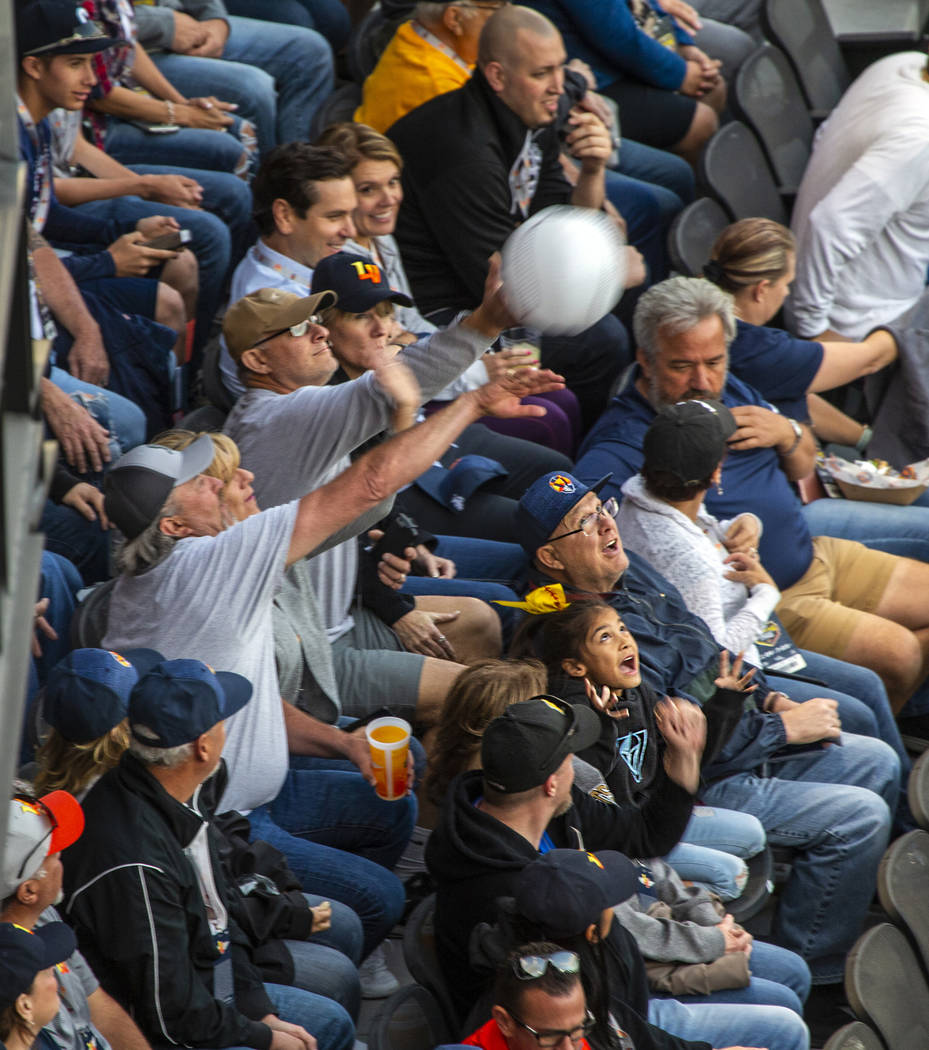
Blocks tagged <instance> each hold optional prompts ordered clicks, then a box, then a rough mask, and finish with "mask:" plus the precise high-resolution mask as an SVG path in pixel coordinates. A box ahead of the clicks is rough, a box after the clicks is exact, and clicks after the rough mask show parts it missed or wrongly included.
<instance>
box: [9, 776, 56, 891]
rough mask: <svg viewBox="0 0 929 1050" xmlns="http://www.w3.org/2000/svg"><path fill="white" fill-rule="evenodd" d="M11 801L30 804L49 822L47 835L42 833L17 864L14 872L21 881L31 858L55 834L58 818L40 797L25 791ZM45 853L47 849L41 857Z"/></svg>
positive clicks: (25, 804)
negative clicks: (16, 870)
mask: <svg viewBox="0 0 929 1050" xmlns="http://www.w3.org/2000/svg"><path fill="white" fill-rule="evenodd" d="M13 801H14V802H19V803H21V804H22V805H23V806H32V807H34V808H35V809H38V810H40V811H41V813H42V816H44V817H45V818H46V819H47V820H48V822H49V824H51V827H50V828H49V829H48V834H47V835H43V836H42V838H41V839H39V841H38V842H37V843H36V844H35V845H34V846H33V847H32V849H31V850H30V851H29V852H28V853H27V854H26V856H25V857H24V858H23V862H22V864H20V866H19V871H18V872H17V873H16V878H17V880H19V881H21V880H22V879H24V878H25V877H26V872H27V871H29V869H30V862H31V861H32V858H33V857H34V856H35V855H36V853H37V852H38V851H39V850H40V849H41V848H42V847H43V846H44V845H45V843H46V842H49V841H50V840H51V837H52V835H54V834H55V829H56V828H57V827H58V818H57V817H56V816H55V814H54V813H53V812H52V811H51V810H50V809H49V808H48V806H47V805H46V804H45V803H44V802H43V801H42V799H40V798H36V796H35V795H27V794H25V793H23V794H19V795H16V796H15V797H14V799H13ZM46 853H48V850H46V851H45V852H44V853H42V854H41V856H42V858H43V859H44V857H45V855H46Z"/></svg>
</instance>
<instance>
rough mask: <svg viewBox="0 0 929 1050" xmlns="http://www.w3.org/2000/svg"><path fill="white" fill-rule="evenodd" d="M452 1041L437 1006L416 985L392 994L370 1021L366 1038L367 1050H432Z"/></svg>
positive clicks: (430, 996)
mask: <svg viewBox="0 0 929 1050" xmlns="http://www.w3.org/2000/svg"><path fill="white" fill-rule="evenodd" d="M452 1041H453V1039H452V1036H451V1032H450V1029H449V1028H448V1025H447V1023H446V1020H445V1018H444V1016H443V1015H442V1010H441V1008H440V1007H439V1004H438V1003H437V1002H436V1001H435V998H434V997H433V995H432V993H431V992H430V991H429V990H428V989H426V988H423V987H421V986H420V985H418V984H408V985H406V987H404V988H401V989H400V990H399V991H396V992H394V994H393V995H392V996H391V997H390V998H389V999H388V1000H387V1001H386V1002H385V1003H384V1005H383V1007H382V1008H381V1009H380V1011H379V1012H378V1013H377V1014H376V1016H375V1017H374V1018H373V1019H372V1021H371V1027H370V1031H369V1032H368V1037H367V1043H368V1050H434V1047H436V1046H439V1045H440V1044H441V1043H449V1042H452Z"/></svg>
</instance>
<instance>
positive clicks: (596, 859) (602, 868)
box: [587, 853, 606, 871]
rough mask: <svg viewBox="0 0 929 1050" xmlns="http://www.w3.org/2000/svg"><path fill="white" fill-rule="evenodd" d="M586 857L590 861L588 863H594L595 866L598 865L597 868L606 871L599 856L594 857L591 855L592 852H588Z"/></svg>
mask: <svg viewBox="0 0 929 1050" xmlns="http://www.w3.org/2000/svg"><path fill="white" fill-rule="evenodd" d="M587 859H588V860H589V861H590V863H591V864H596V865H597V867H598V868H599V869H600V870H601V871H606V868H604V867H603V863H602V861H601V860H600V858H599V857H595V856H594V855H593V853H588V854H587Z"/></svg>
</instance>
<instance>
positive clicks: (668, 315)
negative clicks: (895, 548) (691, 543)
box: [577, 277, 929, 710]
mask: <svg viewBox="0 0 929 1050" xmlns="http://www.w3.org/2000/svg"><path fill="white" fill-rule="evenodd" d="M732 310H733V308H732V299H731V297H730V296H729V295H728V294H726V293H725V292H723V291H721V290H720V289H719V288H717V287H716V286H715V285H713V284H711V283H710V282H709V281H705V280H702V279H694V278H689V277H675V278H672V279H671V280H668V281H663V282H662V283H661V284H658V285H655V286H654V287H653V288H651V289H650V290H649V291H648V292H646V293H645V295H643V296H642V298H641V300H640V301H639V304H638V306H637V308H636V313H635V337H636V343H637V346H638V350H637V354H636V361H637V368H636V369H635V371H634V373H633V375H632V377H631V379H630V382H629V384H628V386H627V387H626V388H625V390H623V391H622V392H621V393H620V394H619V395H618V396H617V397H615V398H614V399H613V402H612V404H611V405H610V407H609V409H608V410H607V411H606V412H605V413H604V414H603V416H602V417H601V419H600V420H599V422H598V423H597V425H596V426H595V427H594V428H593V430H592V431H591V433H590V434H589V435H588V436H587V439H586V441H585V442H584V445H583V446H582V448H581V455H580V458H579V460H578V463H577V474H578V476H579V477H580V478H581V479H582V480H585V481H594V480H596V479H598V478H600V477H602V476H603V475H604V474H605V473H606V472H608V471H611V472H612V474H613V477H612V480H611V481H610V483H609V485H608V488H607V489H605V490H604V498H605V497H606V496H609V495H616V496H619V494H620V492H619V490H620V487H621V486H622V484H623V482H624V481H626V479H627V478H629V477H631V476H632V475H633V474H635V473H636V472H637V471H638V470H639V468H640V467H641V465H642V458H643V453H642V442H643V438H644V436H645V431H646V430H647V429H648V426H649V424H650V423H651V421H652V419H653V418H654V415H655V411H656V409H657V408H660V407H661V406H662V405H667V404H673V403H675V402H677V401H685V400H690V399H692V398H712V399H715V400H720V401H722V402H723V404H725V405H727V406H728V407H729V408H730V409H731V411H732V414H733V416H734V417H735V420H736V423H737V424H738V429H737V430H736V432H735V433H734V434H733V435H732V437H731V438H730V439H729V442H728V448H729V451H728V455H727V456H726V459H725V460H724V461H723V471H722V481H721V483H720V485H719V487H718V490H717V491H716V492H713V491H710V492H708V493H707V494H706V507H707V509H708V510H709V512H710V513H711V514H713V515H714V516H715V517H717V518H719V519H720V520H727V519H732V518H735V517H737V516H738V515H739V514H741V513H744V512H745V511H751V512H753V513H754V514H756V515H757V516H758V518H759V519H760V522H761V525H763V530H764V531H763V532H760V531H759V535H757V536H756V537H755V539H754V540H753V541H752V542H751V543H749V544H747V545H746V546H748V547H750V548H753V549H754V548H757V552H758V553H759V554H760V558H761V561H762V562H763V563H764V565H765V568H766V569H767V570H768V572H770V574H771V576H772V577H773V578H774V581H775V583H776V584H777V586H778V587H779V588H780V591H781V601H780V603H779V604H778V606H777V614H778V616H779V617H780V618H781V620H782V621H783V623H784V626H785V627H786V628H787V630H788V631H789V633H790V635H791V637H792V638H793V639H794V641H795V642H796V643H797V644H798V645H800V646H802V647H803V648H804V649H811V650H813V651H814V652H817V653H823V654H825V655H826V656H831V657H834V658H836V659H838V660H847V661H849V662H850V663H854V664H859V665H860V666H863V667H868V668H870V669H871V670H873V671H875V672H876V673H877V674H878V675H880V677H881V679H882V681H883V682H884V685H885V687H886V689H887V694H888V697H889V698H890V701H891V704H892V705H893V707H894V710H899V709H900V707H902V705H903V704H904V703H905V702H906V700H907V699H908V698H909V696H910V695H911V694H912V692H913V691H914V689H916V687H917V686H919V685H920V683H922V682H923V681H924V679H925V678H926V674H927V670H929V602H927V601H926V599H925V595H926V593H927V590H929V565H927V564H925V563H923V562H919V561H915V560H913V559H911V558H902V557H897V556H895V555H891V554H887V553H885V552H884V551H881V550H872V549H870V548H868V547H865V546H863V545H862V544H861V543H857V542H854V541H852V540H847V539H839V538H837V537H834V536H815V537H814V536H811V535H810V532H809V529H808V527H807V522H806V519H805V517H804V514H803V507H802V504H801V503H800V500H799V499H798V497H797V495H796V493H795V492H794V490H793V488H792V487H791V484H790V483H791V482H793V481H798V480H799V479H800V478H803V477H806V476H807V475H808V474H810V473H811V472H812V470H813V466H814V447H813V440H812V436H811V433H810V430H809V427H808V426H807V425H806V420H805V419H803V420H798V419H791V418H789V417H787V416H784V415H782V414H781V413H780V412H778V411H777V410H776V409H775V408H774V407H773V406H772V405H770V404H769V403H768V402H767V401H765V400H764V398H762V397H761V395H760V394H758V393H757V391H755V390H754V389H753V388H752V387H750V386H748V384H746V383H743V382H742V381H741V380H739V379H737V378H736V377H735V376H733V375H731V374H730V373H729V370H728V365H729V361H728V346H729V343H730V342H731V341H732V339H733V338H734V335H735V322H734V318H733V312H732ZM848 507H849V513H850V514H852V515H854V507H855V504H854V502H853V501H850V502H849V504H848Z"/></svg>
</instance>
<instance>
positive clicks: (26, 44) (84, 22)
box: [15, 0, 128, 58]
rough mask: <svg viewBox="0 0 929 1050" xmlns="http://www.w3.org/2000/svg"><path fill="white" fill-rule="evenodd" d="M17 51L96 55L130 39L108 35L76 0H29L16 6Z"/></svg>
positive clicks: (24, 53) (38, 53)
mask: <svg viewBox="0 0 929 1050" xmlns="http://www.w3.org/2000/svg"><path fill="white" fill-rule="evenodd" d="M15 10H16V51H17V54H18V56H19V57H20V58H25V57H26V56H27V55H49V56H51V55H94V54H97V53H98V52H99V51H105V50H106V49H107V48H109V47H118V46H128V41H126V40H122V39H121V38H119V37H111V36H107V34H106V33H104V31H103V30H102V29H101V28H100V26H99V25H97V23H96V22H94V21H92V20H91V18H90V15H88V14H87V12H86V11H85V10H84V8H83V7H81V6H80V5H79V4H76V3H75V2H74V0H29V2H28V3H25V4H17V5H15Z"/></svg>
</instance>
